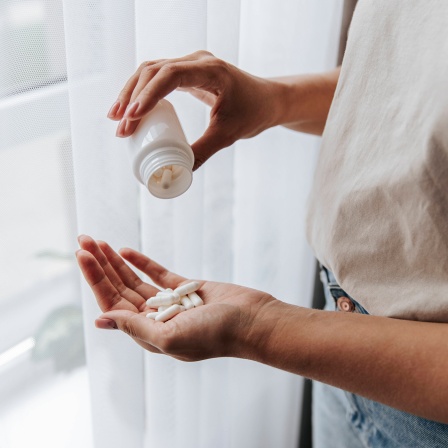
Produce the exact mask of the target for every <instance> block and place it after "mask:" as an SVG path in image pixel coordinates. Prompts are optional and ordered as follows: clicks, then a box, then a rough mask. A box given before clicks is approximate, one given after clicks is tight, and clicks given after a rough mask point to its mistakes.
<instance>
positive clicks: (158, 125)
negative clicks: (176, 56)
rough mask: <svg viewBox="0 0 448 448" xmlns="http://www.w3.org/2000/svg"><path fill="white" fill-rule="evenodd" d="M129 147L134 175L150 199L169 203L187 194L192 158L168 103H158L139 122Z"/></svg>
mask: <svg viewBox="0 0 448 448" xmlns="http://www.w3.org/2000/svg"><path fill="white" fill-rule="evenodd" d="M128 144H129V154H130V156H131V160H132V169H133V171H134V175H135V177H136V178H137V179H138V181H139V182H140V183H142V184H143V185H144V186H145V187H147V188H148V190H149V192H150V193H151V194H152V195H153V196H155V197H157V198H161V199H171V198H175V197H176V196H180V195H181V194H182V193H185V192H186V191H187V190H188V188H189V187H190V185H191V182H192V180H193V164H194V154H193V151H192V149H191V147H190V145H189V144H188V143H187V139H186V138H185V134H184V131H183V130H182V126H181V124H180V122H179V119H178V117H177V114H176V111H175V110H174V107H173V105H172V104H171V103H170V102H169V101H167V100H165V99H163V100H160V101H159V102H158V103H157V105H156V106H155V107H154V109H152V110H151V111H150V112H149V113H148V114H146V115H145V116H144V117H143V118H142V120H141V122H140V124H139V125H138V127H137V129H136V130H135V131H134V133H133V134H132V135H131V136H130V137H129V139H128Z"/></svg>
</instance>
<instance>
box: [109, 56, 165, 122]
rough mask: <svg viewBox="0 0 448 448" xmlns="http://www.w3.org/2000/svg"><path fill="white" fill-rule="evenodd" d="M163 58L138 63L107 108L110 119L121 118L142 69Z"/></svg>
mask: <svg viewBox="0 0 448 448" xmlns="http://www.w3.org/2000/svg"><path fill="white" fill-rule="evenodd" d="M163 60H164V59H159V60H156V61H149V62H143V63H142V64H140V66H139V68H138V69H137V70H136V72H135V73H134V74H133V75H132V76H131V77H130V78H129V79H128V81H127V82H126V84H125V86H124V87H123V89H122V90H121V92H120V94H119V95H118V98H117V101H115V103H114V104H112V107H111V108H110V109H109V112H108V114H107V117H108V118H110V119H111V120H121V119H122V118H123V115H124V113H125V111H126V108H127V107H128V104H129V101H130V99H131V96H132V92H133V91H134V89H135V86H136V85H137V83H138V80H139V78H140V74H141V72H142V70H144V69H145V67H148V66H151V65H155V64H157V63H159V62H161V61H163Z"/></svg>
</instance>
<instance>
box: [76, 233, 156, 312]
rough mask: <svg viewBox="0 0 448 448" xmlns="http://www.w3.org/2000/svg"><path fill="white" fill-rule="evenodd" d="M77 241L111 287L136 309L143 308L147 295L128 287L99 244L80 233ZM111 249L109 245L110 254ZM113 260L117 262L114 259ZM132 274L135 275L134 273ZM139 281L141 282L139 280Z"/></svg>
mask: <svg viewBox="0 0 448 448" xmlns="http://www.w3.org/2000/svg"><path fill="white" fill-rule="evenodd" d="M78 242H79V245H80V246H81V248H82V249H84V250H87V251H89V252H90V253H91V254H92V255H93V256H94V257H95V258H96V260H97V261H98V263H99V264H100V266H101V267H102V268H103V271H104V274H105V275H106V277H107V278H108V279H109V281H110V283H112V285H113V287H114V288H115V289H116V290H117V292H118V294H119V295H120V296H121V297H123V298H125V299H126V300H128V301H129V302H131V303H132V304H133V305H134V306H135V307H136V308H137V309H138V310H143V309H145V306H146V300H145V299H147V298H148V297H149V295H148V297H146V298H145V297H144V296H142V295H140V294H139V293H138V292H137V291H135V290H134V288H132V287H129V286H128V285H127V284H125V283H124V282H123V280H122V277H121V276H120V275H119V274H118V272H117V271H116V270H115V268H114V266H112V264H111V263H110V262H109V259H108V257H107V256H106V255H105V254H104V252H103V251H102V249H101V248H100V246H99V245H98V244H97V243H96V241H95V240H94V239H93V238H91V237H89V236H87V235H80V236H79V237H78ZM104 245H106V246H107V244H106V243H103V246H104ZM111 251H112V249H111V248H110V247H109V254H111ZM112 252H113V251H112ZM117 256H118V255H117ZM115 262H116V263H117V261H116V260H115ZM123 264H124V262H123ZM128 269H129V268H128ZM129 270H130V269H129ZM121 272H123V269H121ZM125 272H126V271H125ZM134 276H135V277H137V276H136V275H135V274H134ZM127 278H129V277H127ZM133 280H134V281H133V282H132V285H135V284H136V283H137V281H136V280H135V278H134V279H133ZM140 283H143V282H142V281H141V280H140ZM148 288H149V289H153V290H154V288H151V287H150V286H149V285H148Z"/></svg>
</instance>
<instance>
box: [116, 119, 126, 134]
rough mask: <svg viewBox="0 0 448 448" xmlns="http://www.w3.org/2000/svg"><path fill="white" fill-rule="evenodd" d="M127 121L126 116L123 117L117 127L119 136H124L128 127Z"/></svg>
mask: <svg viewBox="0 0 448 448" xmlns="http://www.w3.org/2000/svg"><path fill="white" fill-rule="evenodd" d="M127 121H128V120H126V119H125V118H123V119H122V120H121V121H120V123H119V125H118V128H117V134H116V135H117V137H124V131H125V129H126V125H127Z"/></svg>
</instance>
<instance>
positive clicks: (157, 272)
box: [120, 248, 186, 289]
mask: <svg viewBox="0 0 448 448" xmlns="http://www.w3.org/2000/svg"><path fill="white" fill-rule="evenodd" d="M120 255H121V256H122V257H123V258H124V259H125V260H127V261H129V262H130V263H131V264H133V265H134V266H135V267H136V268H137V269H139V270H140V271H142V272H144V273H145V274H146V275H148V276H149V277H150V278H151V279H152V280H153V281H154V283H156V284H157V285H160V286H161V287H162V288H164V289H166V288H172V289H175V288H177V286H179V284H180V283H182V282H184V281H185V280H186V278H185V277H182V276H180V275H177V274H174V273H173V272H170V271H168V270H167V269H165V268H164V267H163V266H161V265H160V264H158V263H156V262H155V261H153V260H151V259H150V258H148V257H146V256H145V255H143V254H141V253H140V252H137V251H136V250H133V249H129V248H124V249H121V250H120Z"/></svg>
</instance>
